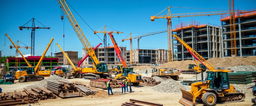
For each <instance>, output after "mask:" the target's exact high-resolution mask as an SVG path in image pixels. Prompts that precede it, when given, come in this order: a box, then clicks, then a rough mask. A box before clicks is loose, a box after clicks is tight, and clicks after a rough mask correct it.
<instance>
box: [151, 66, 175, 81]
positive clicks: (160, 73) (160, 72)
mask: <svg viewBox="0 0 256 106" xmlns="http://www.w3.org/2000/svg"><path fill="white" fill-rule="evenodd" d="M179 75H180V73H179V72H178V71H176V72H175V71H174V69H170V68H159V69H157V68H154V69H153V73H152V77H154V76H157V77H161V78H167V79H168V78H172V79H174V80H179Z"/></svg>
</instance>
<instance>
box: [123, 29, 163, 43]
mask: <svg viewBox="0 0 256 106" xmlns="http://www.w3.org/2000/svg"><path fill="white" fill-rule="evenodd" d="M165 32H167V30H164V31H158V32H150V33H147V34H143V35H139V36H135V37H130V38H127V39H122V41H126V40H131V39H140V38H142V37H146V36H151V35H155V34H161V33H165Z"/></svg>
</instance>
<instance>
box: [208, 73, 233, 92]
mask: <svg viewBox="0 0 256 106" xmlns="http://www.w3.org/2000/svg"><path fill="white" fill-rule="evenodd" d="M206 80H209V81H210V84H209V88H210V89H214V90H225V89H229V88H230V84H229V80H228V73H227V72H207V78H206Z"/></svg>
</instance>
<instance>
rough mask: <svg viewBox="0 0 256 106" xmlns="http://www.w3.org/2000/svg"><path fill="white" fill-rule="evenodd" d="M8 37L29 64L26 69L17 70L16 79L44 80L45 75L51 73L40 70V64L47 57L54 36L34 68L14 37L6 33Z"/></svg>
mask: <svg viewBox="0 0 256 106" xmlns="http://www.w3.org/2000/svg"><path fill="white" fill-rule="evenodd" d="M5 36H6V37H8V39H9V40H10V41H11V43H12V44H13V46H14V47H15V48H16V50H17V51H18V52H19V53H20V55H21V56H22V58H23V59H24V60H25V62H26V63H27V65H28V68H27V69H25V70H17V71H16V72H15V79H18V80H19V82H26V81H38V80H43V79H44V77H43V76H48V75H50V73H51V72H50V70H40V66H41V64H42V61H43V59H44V57H45V54H46V52H47V51H48V49H49V47H50V46H51V43H52V41H53V38H52V39H51V40H50V42H49V43H48V45H47V47H46V49H45V50H44V52H43V54H42V56H41V57H40V60H39V61H38V63H37V65H36V66H35V67H34V68H33V67H32V65H31V64H30V63H29V62H28V61H27V59H26V58H25V57H24V55H23V54H22V53H21V51H20V50H19V49H18V48H17V46H16V45H15V44H14V42H13V41H12V39H11V38H10V37H9V35H8V34H5Z"/></svg>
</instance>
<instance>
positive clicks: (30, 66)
mask: <svg viewBox="0 0 256 106" xmlns="http://www.w3.org/2000/svg"><path fill="white" fill-rule="evenodd" d="M5 36H6V37H7V38H8V39H9V40H10V42H11V43H12V45H13V46H14V47H15V49H16V50H17V51H18V52H19V54H20V55H21V57H22V58H23V59H24V61H25V62H26V64H27V65H28V67H29V68H32V65H31V64H30V63H29V62H28V60H27V59H26V58H25V56H24V55H23V54H22V53H21V51H20V50H19V48H18V47H17V45H15V43H14V42H13V41H12V39H11V37H10V36H9V35H8V34H5Z"/></svg>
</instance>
